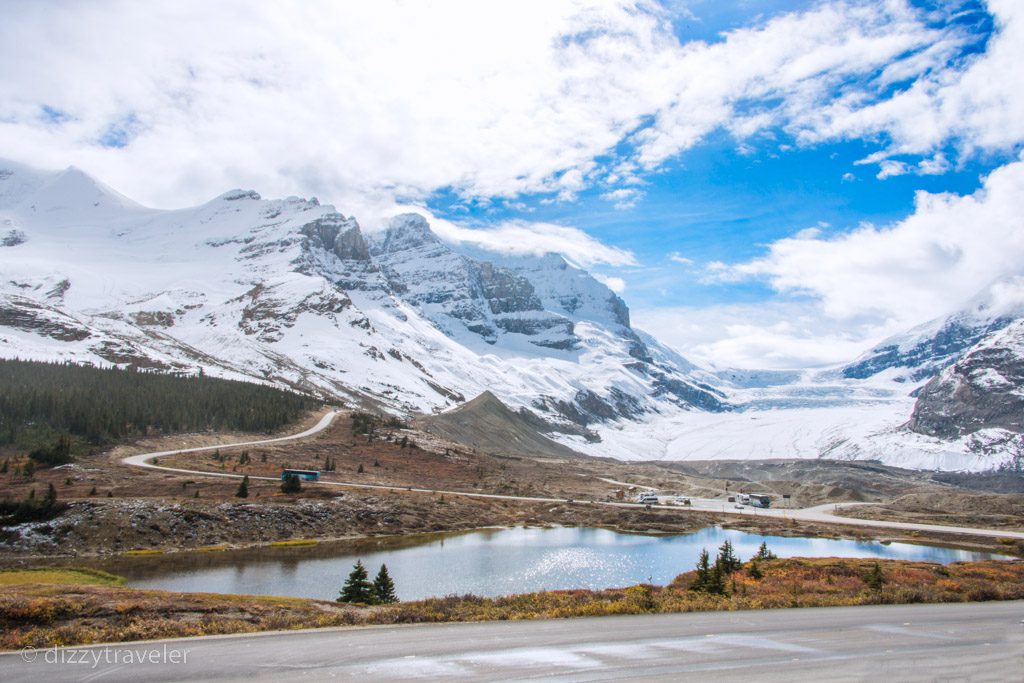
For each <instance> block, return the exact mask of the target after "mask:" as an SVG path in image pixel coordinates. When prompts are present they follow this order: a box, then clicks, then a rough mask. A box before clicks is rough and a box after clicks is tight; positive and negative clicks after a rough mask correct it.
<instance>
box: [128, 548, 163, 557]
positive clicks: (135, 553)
mask: <svg viewBox="0 0 1024 683" xmlns="http://www.w3.org/2000/svg"><path fill="white" fill-rule="evenodd" d="M124 554H125V555H128V556H129V557H148V556H150V555H163V554H164V551H163V550H158V549H156V548H141V549H138V550H126V551H125V553H124Z"/></svg>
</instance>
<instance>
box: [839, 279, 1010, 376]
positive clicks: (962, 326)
mask: <svg viewBox="0 0 1024 683" xmlns="http://www.w3.org/2000/svg"><path fill="white" fill-rule="evenodd" d="M1022 317H1024V277H1021V276H1017V277H1011V278H1005V279H1002V280H1000V281H997V282H995V283H993V284H992V285H991V286H990V287H988V288H986V289H985V291H983V292H981V293H980V294H978V295H977V296H976V297H974V299H972V300H971V301H970V302H969V303H968V304H967V305H966V306H965V307H964V308H963V309H962V310H961V311H959V312H957V313H955V314H953V315H951V316H948V317H946V318H941V319H938V320H933V321H931V322H928V323H925V324H923V325H920V326H919V327H916V328H914V329H912V330H910V331H908V332H906V333H904V334H901V335H898V336H896V337H892V338H890V339H887V340H886V341H884V342H882V343H881V344H879V345H877V346H876V347H875V348H873V349H871V350H870V351H868V352H867V353H866V354H864V355H863V356H861V357H860V358H859V359H857V360H856V361H855V362H853V363H851V364H849V365H847V366H845V367H844V368H843V375H844V376H845V377H847V378H850V379H866V378H868V377H872V376H874V375H877V374H879V373H883V372H886V371H889V374H890V375H891V376H892V377H893V379H895V380H897V381H906V382H920V381H921V380H925V379H928V378H930V377H932V376H934V375H935V374H936V373H938V372H939V371H940V370H942V369H943V368H945V367H947V366H949V365H950V364H951V363H953V362H954V361H956V360H957V359H958V358H960V357H961V356H962V355H963V354H964V353H965V352H966V351H967V349H969V348H971V347H972V346H974V345H975V344H977V343H978V342H980V341H981V340H982V339H984V338H985V337H986V336H988V335H990V334H991V333H993V332H997V331H999V330H1001V329H1003V328H1004V327H1006V326H1007V325H1009V324H1010V323H1011V322H1012V321H1013V320H1016V319H1018V318H1022Z"/></svg>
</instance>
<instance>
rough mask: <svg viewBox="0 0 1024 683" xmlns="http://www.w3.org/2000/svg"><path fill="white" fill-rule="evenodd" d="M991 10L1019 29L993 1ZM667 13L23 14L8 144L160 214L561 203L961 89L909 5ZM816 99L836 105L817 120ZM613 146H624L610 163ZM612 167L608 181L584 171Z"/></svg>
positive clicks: (13, 59)
mask: <svg viewBox="0 0 1024 683" xmlns="http://www.w3.org/2000/svg"><path fill="white" fill-rule="evenodd" d="M993 6H994V7H996V9H998V10H999V11H1000V13H1001V16H1006V17H1008V16H1009V15H1010V14H1013V12H1012V11H1011V10H1012V7H1010V3H1007V2H1005V0H1004V1H1001V2H994V3H993ZM1008 7H1009V9H1008ZM671 11H675V12H677V13H680V14H681V13H683V12H686V11H688V10H687V9H686V7H685V5H684V4H678V3H677V4H676V5H675V6H674V10H673V9H671V8H670V9H669V10H666V9H665V8H663V7H660V6H657V5H654V4H653V3H648V2H647V1H646V0H635V2H634V1H630V0H607V1H605V2H597V1H590V0H571V1H569V0H567V1H566V2H541V1H536V2H521V3H492V2H488V3H479V2H470V1H465V2H458V1H456V0H450V1H449V2H442V3H439V4H434V3H432V4H423V3H416V2H401V1H400V0H381V2H375V3H372V4H357V3H336V2H330V1H329V0H309V1H308V2H302V3H276V2H269V1H262V2H260V1H252V0H247V1H245V2H243V1H242V0H228V1H226V2H221V3H217V4H216V5H210V4H209V3H199V2H197V1H191V2H190V1H179V0H174V1H171V0H152V1H150V2H145V3H113V2H106V3H104V2H93V3H70V4H69V3H59V2H55V1H52V0H51V1H45V0H41V1H40V2H34V3H17V4H14V5H12V6H9V7H6V8H5V13H4V21H3V22H2V23H0V61H2V62H3V63H4V64H8V65H17V67H16V68H7V69H4V71H3V73H2V75H0V149H2V150H3V152H4V154H5V155H6V156H8V157H11V158H14V159H16V160H21V161H27V162H29V163H35V164H38V165H43V166H52V167H63V166H66V165H67V164H69V163H74V164H76V165H78V166H80V167H82V168H84V169H86V170H88V171H90V172H92V173H94V174H96V175H97V176H99V177H102V178H104V179H106V180H107V181H108V182H109V183H111V184H112V185H114V186H116V187H118V188H120V189H121V190H122V191H124V192H125V193H127V194H128V195H130V196H132V197H136V198H138V199H139V200H141V201H143V202H144V203H148V204H153V205H160V206H180V205H181V204H183V203H187V202H195V201H199V200H203V199H206V198H208V197H210V196H211V195H215V194H217V193H219V192H221V191H222V190H224V189H227V188H229V187H233V186H244V187H254V188H256V189H258V190H260V191H261V192H262V193H263V194H265V195H267V196H281V195H287V194H302V195H310V194H315V195H319V196H321V197H322V198H326V199H328V200H330V201H334V202H336V203H338V204H339V205H340V206H346V205H347V203H348V202H349V201H352V200H353V199H354V198H356V197H364V196H369V197H371V198H373V201H377V200H378V199H379V200H380V201H386V200H387V199H389V198H390V199H394V198H395V197H406V198H408V197H412V198H414V199H417V198H423V197H424V196H426V195H427V194H428V193H430V192H432V191H434V190H436V189H439V188H446V187H453V188H455V190H456V191H457V192H459V193H461V194H463V195H466V196H467V197H470V196H472V197H512V196H514V195H516V194H518V193H524V192H547V193H550V194H551V195H553V196H555V197H557V198H558V199H560V200H563V201H568V200H572V199H574V198H575V197H576V196H577V194H578V193H579V192H580V191H582V190H583V189H585V188H587V187H590V186H593V185H594V184H595V183H600V184H601V185H602V186H603V187H605V192H606V193H612V192H615V191H617V190H619V189H622V188H627V187H629V186H630V185H633V184H636V183H638V182H640V181H641V178H639V177H638V174H639V173H640V172H641V171H643V170H644V169H647V170H650V169H651V168H652V167H654V166H657V165H658V164H660V163H661V162H662V161H664V160H665V159H667V158H669V157H671V156H673V155H675V154H677V153H679V152H680V151H682V150H685V149H687V148H688V147H690V146H692V145H694V144H696V143H697V142H699V141H700V140H702V139H703V138H704V137H705V136H706V135H707V134H708V133H710V132H712V131H714V130H716V129H719V128H723V127H724V128H726V129H728V130H731V131H732V132H733V134H734V135H736V136H737V137H739V138H744V139H746V138H750V137H751V136H754V135H756V134H757V133H758V132H759V131H764V130H766V129H768V128H770V127H773V126H779V125H791V126H796V127H797V128H798V129H799V131H800V132H801V133H802V134H808V135H811V134H814V135H819V136H822V137H829V136H832V137H834V136H837V135H845V134H846V132H845V131H849V130H852V129H854V128H856V126H853V125H852V124H850V125H845V124H843V123H842V121H843V113H844V112H846V113H849V114H851V115H852V114H853V113H854V112H856V111H865V110H866V107H864V106H860V104H859V103H863V102H864V101H865V98H867V101H869V102H872V101H874V99H877V98H871V97H868V95H870V94H871V93H873V92H875V90H877V88H878V87H880V86H879V84H880V83H881V84H884V83H887V82H890V81H892V80H894V79H896V80H898V79H905V78H915V77H920V76H921V75H922V74H928V73H934V74H936V75H934V76H933V77H930V78H936V79H937V78H940V77H941V78H945V79H946V80H951V79H952V80H956V78H957V76H956V74H953V75H952V76H951V75H950V74H949V73H948V70H944V69H943V68H942V66H943V65H944V63H945V61H946V60H947V59H948V58H949V56H950V55H951V54H955V53H956V50H957V48H958V46H960V45H961V44H962V42H963V37H962V36H960V35H959V34H958V33H956V32H955V31H953V30H938V29H932V28H928V27H927V26H926V25H925V24H924V23H923V21H922V17H921V15H920V13H919V12H918V11H916V10H914V9H912V8H911V7H910V6H909V4H908V3H907V2H906V0H887V2H884V3H872V2H860V1H853V0H846V1H840V2H832V3H829V4H823V5H819V6H817V7H816V8H815V9H813V10H812V11H809V12H805V13H791V14H784V15H781V16H778V17H775V18H773V19H771V20H770V21H768V22H767V23H766V24H762V25H760V26H754V27H752V28H747V29H741V30H736V31H732V32H729V33H727V34H725V36H724V39H723V40H722V41H720V42H716V43H712V44H708V43H704V42H700V41H697V42H691V43H687V44H680V43H679V41H678V39H677V38H676V36H675V35H674V34H673V32H672V25H671V22H670V21H669V19H670V18H671V15H670V14H669V12H671ZM1004 23H1007V22H1004ZM1018 23H1019V22H1018ZM1007 25H1008V24H1007ZM1000 40H1001V41H1002V42H1000V43H999V44H1000V45H1003V46H1004V50H1003V51H1004V52H1007V51H1009V52H1011V53H1012V52H1013V51H1012V50H1009V49H1006V48H1005V45H1006V41H1005V40H1002V39H1000ZM994 42H995V41H994ZM1022 42H1024V41H1022ZM1011 56H1013V55H1012V54H1011ZM986 57H987V56H986ZM1005 61H1006V60H1005V59H1003V60H1002V61H1001V62H1000V63H1001V64H1003V66H1004V67H1005V66H1006V64H1005ZM975 66H977V65H975ZM883 67H884V68H885V74H886V75H885V76H884V78H880V79H879V78H875V80H874V81H872V80H871V79H872V78H873V77H872V74H876V73H877V72H878V71H879V70H880V69H882V68H883ZM1014 73H1016V71H1015V70H1014V69H1013V68H1009V69H1005V68H1004V71H1003V72H1002V73H1000V76H1001V77H1002V80H1003V81H1012V80H1013V74H1014ZM943 74H945V75H943ZM970 78H972V79H973V80H980V77H974V76H971V77H970ZM859 79H860V80H859ZM864 79H866V82H861V80H864ZM886 79H888V80H886ZM967 79H968V76H967V75H965V76H964V77H963V79H961V80H967ZM994 80H997V79H994ZM983 85H984V86H985V91H986V92H988V93H989V94H988V95H986V96H985V98H982V99H981V100H979V102H984V103H988V104H991V105H994V104H998V102H996V100H997V99H998V98H999V97H1008V98H1016V95H1014V94H1013V91H1012V88H1010V86H1009V85H998V84H989V83H983ZM840 86H841V87H840ZM911 90H913V89H911ZM1017 90H1018V91H1020V90H1024V89H1021V88H1017ZM1008 93H1009V94H1008ZM837 97H838V98H839V99H838V100H837V99H836V98H837ZM905 99H906V98H904V97H903V96H902V95H897V96H894V97H891V98H889V100H885V101H890V100H891V101H894V102H895V101H897V100H898V101H900V102H903V101H904V100H905ZM1015 101H1016V99H1014V102H1015ZM972 102H973V100H972ZM877 104H879V106H880V105H881V104H884V102H882V103H877ZM822 105H829V106H831V109H830V111H831V112H832V114H831V115H829V116H828V117H825V118H822V117H815V116H812V113H813V112H815V111H817V109H818V108H819V107H821V106H822ZM44 106H45V107H49V108H50V109H48V110H44V109H43V107H44ZM894 106H895V105H894ZM899 106H901V107H903V106H904V105H902V104H900V105H899ZM857 107H860V108H859V109H857ZM961 109H962V108H961ZM988 109H997V107H994V106H992V107H989V108H988ZM46 111H48V112H50V114H49V115H47V114H45V113H44V112H46ZM971 111H972V112H973V114H972V116H975V117H976V118H977V117H982V116H983V115H985V114H984V112H983V111H981V109H980V108H977V107H975V109H972V110H971ZM1012 111H1016V109H1012ZM1012 111H1011V113H1012ZM865 115H866V114H865ZM987 116H989V117H990V118H991V121H989V123H990V124H992V125H993V126H995V124H997V123H999V122H1002V121H1003V119H1004V118H1005V117H1004V116H1003V114H996V113H994V112H992V111H989V113H988V114H987ZM651 120H653V124H652V125H650V126H649V127H646V128H642V130H640V132H639V133H637V134H636V135H635V136H633V137H630V136H631V134H633V133H634V132H635V131H636V130H637V128H638V127H641V126H642V124H644V122H645V121H651ZM979 120H980V119H979ZM1021 121H1024V116H1019V117H1018V118H1017V119H1016V120H1014V121H1008V122H1007V123H1008V124H1010V125H1008V126H1007V130H1014V129H1017V128H1019V126H1020V125H1024V124H1021V123H1020V122H1021ZM979 125H980V124H979ZM876 129H877V126H876V127H872V126H867V128H866V130H870V131H875V130H876ZM1011 137H1012V136H1011ZM102 139H106V140H107V141H108V143H111V144H115V145H123V146H114V147H109V146H108V147H104V146H101V145H99V144H98V142H99V141H100V140H102ZM1017 139H1019V136H1018V138H1017ZM624 140H629V141H631V142H633V143H635V144H637V145H638V147H637V148H636V150H635V153H631V152H629V151H628V145H627V146H626V149H627V151H622V150H619V145H620V143H622V142H623V141H624ZM983 144H989V143H988V142H984V143H983ZM617 150H618V151H617ZM606 157H611V160H610V161H607V160H605V161H602V162H601V163H602V164H604V163H607V165H608V167H607V168H602V167H600V166H599V164H598V163H597V162H596V161H595V159H598V158H602V159H606ZM639 197H640V195H639V194H634V195H632V196H631V198H630V199H614V198H613V201H616V203H617V205H618V206H619V207H620V208H627V207H628V206H629V205H630V204H631V203H632V202H635V201H637V200H638V199H639Z"/></svg>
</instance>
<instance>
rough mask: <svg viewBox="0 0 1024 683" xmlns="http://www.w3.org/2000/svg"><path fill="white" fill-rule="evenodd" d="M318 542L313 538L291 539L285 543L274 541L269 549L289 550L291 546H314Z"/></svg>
mask: <svg viewBox="0 0 1024 683" xmlns="http://www.w3.org/2000/svg"><path fill="white" fill-rule="evenodd" d="M319 542H320V541H318V540H316V539H315V538H292V539H289V540H287V541H274V542H272V543H271V544H270V547H271V548H291V547H293V546H300V545H316V544H317V543H319Z"/></svg>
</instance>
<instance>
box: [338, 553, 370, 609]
mask: <svg viewBox="0 0 1024 683" xmlns="http://www.w3.org/2000/svg"><path fill="white" fill-rule="evenodd" d="M338 602H358V603H362V604H364V605H371V604H373V602H374V592H373V584H372V583H370V580H369V574H367V573H366V567H364V566H363V561H362V560H357V561H356V564H355V566H354V567H352V571H351V572H349V575H348V579H347V580H346V581H345V585H344V586H343V587H342V589H341V595H339V596H338Z"/></svg>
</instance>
